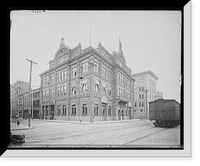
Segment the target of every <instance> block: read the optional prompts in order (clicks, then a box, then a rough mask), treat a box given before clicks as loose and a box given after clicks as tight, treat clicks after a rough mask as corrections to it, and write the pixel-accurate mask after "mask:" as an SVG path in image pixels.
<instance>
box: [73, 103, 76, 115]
mask: <svg viewBox="0 0 200 166" xmlns="http://www.w3.org/2000/svg"><path fill="white" fill-rule="evenodd" d="M75 115H76V105H75V104H73V105H72V116H75Z"/></svg>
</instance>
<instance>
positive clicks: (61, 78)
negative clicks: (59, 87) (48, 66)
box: [60, 71, 64, 80]
mask: <svg viewBox="0 0 200 166" xmlns="http://www.w3.org/2000/svg"><path fill="white" fill-rule="evenodd" d="M63 75H64V73H63V71H62V72H61V77H60V80H63V78H64V77H63Z"/></svg>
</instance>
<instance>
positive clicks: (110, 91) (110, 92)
mask: <svg viewBox="0 0 200 166" xmlns="http://www.w3.org/2000/svg"><path fill="white" fill-rule="evenodd" d="M108 95H109V96H111V95H112V90H111V88H109V90H108Z"/></svg>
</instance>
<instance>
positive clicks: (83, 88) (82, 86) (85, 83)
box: [81, 81, 87, 92]
mask: <svg viewBox="0 0 200 166" xmlns="http://www.w3.org/2000/svg"><path fill="white" fill-rule="evenodd" d="M81 88H82V91H83V92H86V91H87V82H86V81H84V82H83V83H82V85H81Z"/></svg>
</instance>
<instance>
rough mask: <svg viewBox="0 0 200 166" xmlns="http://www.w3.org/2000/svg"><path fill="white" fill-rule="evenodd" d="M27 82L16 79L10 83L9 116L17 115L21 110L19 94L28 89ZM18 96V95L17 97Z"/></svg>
mask: <svg viewBox="0 0 200 166" xmlns="http://www.w3.org/2000/svg"><path fill="white" fill-rule="evenodd" d="M28 89H29V83H28V82H24V81H18V80H17V82H16V83H14V84H13V85H10V116H19V115H21V114H22V112H21V108H22V105H21V102H22V99H21V94H22V93H24V92H26V91H28ZM19 96H20V97H19Z"/></svg>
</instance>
